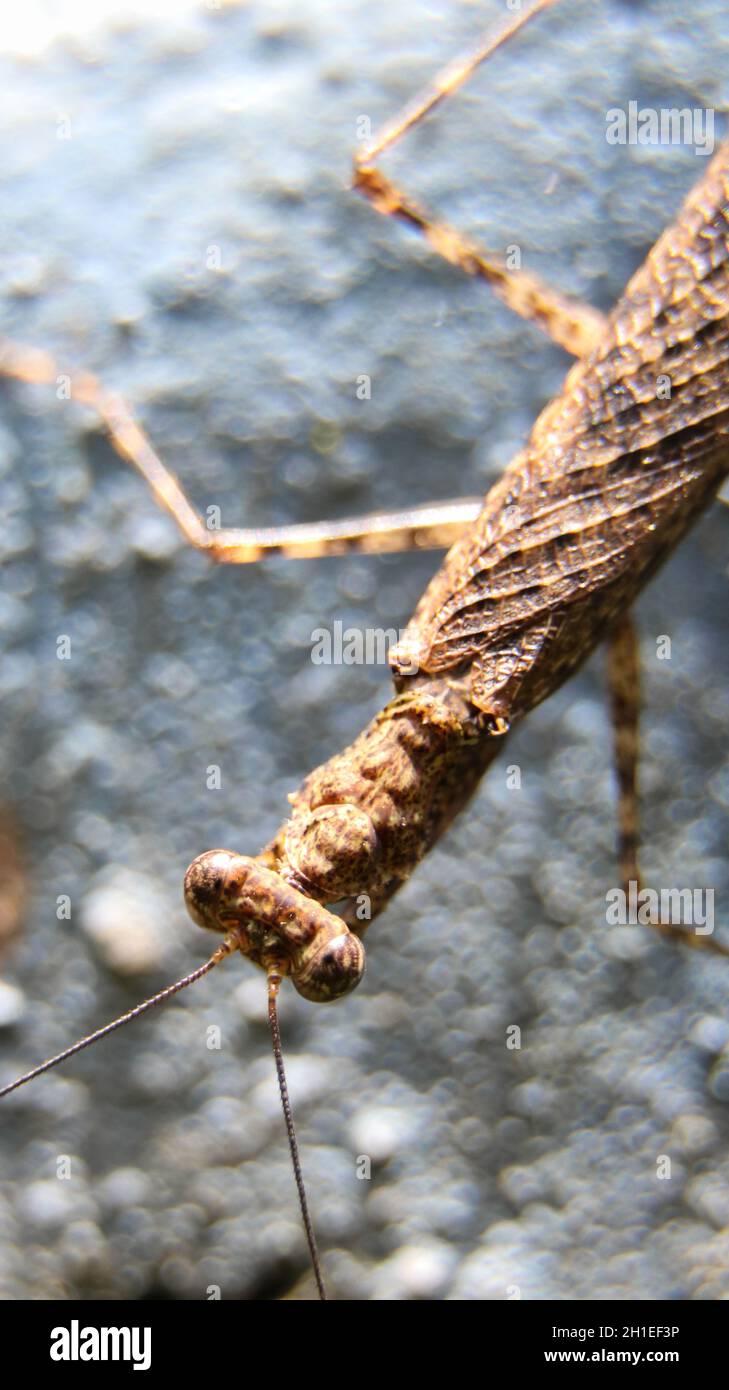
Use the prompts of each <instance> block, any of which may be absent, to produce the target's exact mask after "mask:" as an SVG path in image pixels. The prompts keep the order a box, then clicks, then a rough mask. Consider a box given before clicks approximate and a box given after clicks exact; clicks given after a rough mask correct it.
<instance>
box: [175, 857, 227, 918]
mask: <svg viewBox="0 0 729 1390" xmlns="http://www.w3.org/2000/svg"><path fill="white" fill-rule="evenodd" d="M237 858H238V855H237V854H234V853H233V851H232V850H230V849H209V850H206V852H205V854H199V855H198V857H197V859H193V861H192V863H191V865H190V867H189V869H188V870H187V873H186V874H185V889H184V893H185V907H186V908H187V910H188V912H189V914H190V916H191V917H192V920H193V922H195V923H197V925H198V927H208V928H212V930H213V931H225V930H227V928H226V926H225V924H223V923H221V922H219V921H218V917H217V913H218V908H219V906H220V898H221V894H222V891H223V888H224V886H225V882H226V879H227V877H228V871H229V869H230V865H231V863H232V861H233V860H234V859H237Z"/></svg>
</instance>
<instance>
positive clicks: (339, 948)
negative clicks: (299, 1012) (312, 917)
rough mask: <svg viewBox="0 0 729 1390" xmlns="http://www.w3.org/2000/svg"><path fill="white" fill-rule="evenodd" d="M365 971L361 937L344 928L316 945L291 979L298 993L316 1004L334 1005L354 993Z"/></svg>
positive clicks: (306, 955) (307, 953)
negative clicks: (338, 1000) (334, 1002)
mask: <svg viewBox="0 0 729 1390" xmlns="http://www.w3.org/2000/svg"><path fill="white" fill-rule="evenodd" d="M364 972H365V952H364V946H363V945H362V942H361V941H360V939H359V937H358V936H355V935H354V933H353V932H350V931H347V930H346V928H343V930H342V932H341V933H340V934H339V935H337V936H330V937H328V938H325V939H324V940H319V941H318V942H316V943H315V944H314V945H312V947H311V949H310V950H309V951H307V952H306V954H305V957H304V960H303V962H302V965H301V968H300V969H299V970H297V971H296V972H295V974H293V975H292V976H291V980H292V983H293V985H294V988H295V989H296V990H297V992H298V993H299V994H301V995H302V996H303V998H304V999H308V1000H309V1001H310V1002H311V1003H312V1004H330V1003H333V1001H334V1000H335V999H341V998H342V996H343V995H345V994H351V992H352V990H353V989H356V988H357V985H358V984H359V982H360V980H361V979H362V976H363V975H364Z"/></svg>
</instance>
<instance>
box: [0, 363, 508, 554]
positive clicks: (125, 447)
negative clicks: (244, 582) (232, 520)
mask: <svg viewBox="0 0 729 1390" xmlns="http://www.w3.org/2000/svg"><path fill="white" fill-rule="evenodd" d="M0 375H2V376H6V377H13V378H15V379H17V380H20V381H27V382H33V383H45V384H48V385H55V384H56V382H57V379H58V377H59V376H60V375H61V370H60V368H59V366H58V365H57V363H56V362H55V361H54V359H53V358H52V357H51V356H50V354H49V353H47V352H43V351H39V350H37V349H36V348H29V347H26V346H24V345H23V344H20V343H15V342H12V341H10V340H9V339H0ZM63 375H64V376H65V378H66V379H67V380H68V381H69V382H70V390H71V398H72V399H73V400H76V401H78V402H79V403H80V404H82V405H86V406H89V407H91V408H92V409H93V410H95V411H96V412H97V414H98V415H99V417H100V419H101V420H102V422H103V424H104V426H105V427H106V430H107V433H108V435H109V439H110V441H111V443H112V445H113V446H114V448H115V450H116V452H117V453H118V454H119V455H120V456H121V458H123V459H125V460H126V462H128V463H131V464H132V465H133V467H134V468H136V470H137V472H138V473H140V474H141V476H142V477H143V478H144V481H145V482H146V483H147V485H148V487H149V489H150V491H151V492H152V494H153V496H154V497H155V499H156V501H157V502H158V503H159V505H160V506H161V507H162V508H163V509H164V510H165V511H166V512H168V513H169V515H170V516H171V517H172V518H173V520H174V521H175V522H176V523H177V526H178V527H179V529H180V531H181V532H182V535H183V536H184V538H185V540H186V541H187V542H188V543H189V544H190V545H192V546H194V547H195V549H197V550H204V551H206V552H207V554H208V555H210V557H211V559H213V560H217V561H220V562H222V563H227V564H234V565H242V564H251V563H253V562H255V561H257V560H261V559H263V557H264V555H269V554H272V553H278V554H280V555H286V556H288V557H289V558H290V559H311V558H314V557H318V556H321V555H344V554H351V553H352V552H354V551H362V552H367V553H370V554H374V553H379V552H384V551H398V550H400V551H402V550H440V549H447V548H448V547H449V546H450V545H452V544H453V542H454V541H455V540H456V539H457V538H458V536H460V535H461V533H462V532H463V531H464V530H465V528H466V527H467V526H468V525H470V523H471V522H472V521H474V520H475V519H476V517H477V516H478V514H479V512H480V510H481V507H482V505H483V500H482V498H480V497H463V498H457V499H454V500H452V501H446V502H428V503H424V504H423V505H420V506H416V507H407V508H403V510H402V511H397V512H375V513H371V514H370V515H367V516H361V517H353V518H346V519H344V520H341V521H332V522H328V521H319V522H313V523H307V524H302V525H293V526H271V527H249V528H246V529H238V528H224V529H217V530H213V529H208V527H207V526H206V525H205V523H204V521H203V519H202V517H201V516H200V514H199V512H197V511H196V510H195V508H194V507H193V506H192V504H191V503H190V502H189V501H188V498H187V496H186V494H185V492H184V491H183V489H182V488H181V486H180V484H179V483H178V481H177V478H176V477H175V475H174V473H172V472H171V470H170V469H169V468H168V467H167V465H166V464H164V463H163V462H162V459H161V458H160V457H159V454H157V452H156V450H155V449H154V448H153V446H152V444H151V442H150V440H149V439H148V437H147V435H146V434H145V432H144V430H143V429H142V427H141V425H139V424H138V423H137V421H136V420H135V418H134V415H133V414H132V412H131V410H130V408H129V406H128V405H127V404H126V402H125V401H124V400H123V398H122V397H121V396H119V395H117V394H116V393H115V392H112V391H109V390H107V389H106V387H104V386H103V385H102V383H101V382H100V381H99V380H98V379H97V378H96V377H95V376H93V375H92V373H91V372H87V371H77V372H75V373H69V372H68V371H67V370H66V371H65V372H64V373H63Z"/></svg>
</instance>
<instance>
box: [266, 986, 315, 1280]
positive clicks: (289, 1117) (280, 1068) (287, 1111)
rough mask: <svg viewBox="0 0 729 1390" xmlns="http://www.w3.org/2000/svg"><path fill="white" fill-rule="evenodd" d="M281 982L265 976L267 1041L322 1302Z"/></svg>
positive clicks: (312, 1263)
mask: <svg viewBox="0 0 729 1390" xmlns="http://www.w3.org/2000/svg"><path fill="white" fill-rule="evenodd" d="M280 983H281V976H280V975H277V974H275V973H271V974H270V975H269V977H268V1023H269V1027H270V1029H271V1041H272V1043H273V1055H274V1059H275V1062H276V1075H277V1077H278V1089H279V1093H280V1095H281V1105H282V1108H283V1113H284V1123H285V1125H286V1133H287V1135H288V1140H289V1151H290V1153H291V1163H292V1166H293V1170H294V1181H295V1183H296V1191H297V1192H298V1194H299V1205H300V1207H301V1216H302V1219H303V1222H304V1230H305V1231H306V1241H307V1244H308V1246H309V1255H310V1257H311V1267H312V1269H313V1271H314V1278H315V1280H316V1287H317V1290H318V1292H319V1298H320V1299H321V1300H322V1302H323V1303H326V1302H327V1291H326V1288H325V1287H324V1276H323V1274H322V1268H321V1261H320V1259H319V1251H318V1249H317V1244H316V1236H315V1235H314V1226H313V1223H312V1220H311V1215H310V1212H309V1203H308V1201H307V1197H306V1187H305V1186H304V1174H303V1172H302V1171H301V1159H300V1158H299V1145H298V1143H297V1140H296V1129H295V1127H294V1117H293V1114H292V1111H291V1101H290V1100H289V1088H288V1086H287V1084H286V1070H285V1067H284V1060H283V1051H282V1049H281V1031H280V1029H279V1026H278V1007H277V999H278V990H279V985H280Z"/></svg>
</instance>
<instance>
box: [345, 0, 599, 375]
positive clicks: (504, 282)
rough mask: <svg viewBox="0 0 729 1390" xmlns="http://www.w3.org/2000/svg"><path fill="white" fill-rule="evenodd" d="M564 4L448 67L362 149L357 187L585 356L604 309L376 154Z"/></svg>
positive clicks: (544, 4) (543, 0)
mask: <svg viewBox="0 0 729 1390" xmlns="http://www.w3.org/2000/svg"><path fill="white" fill-rule="evenodd" d="M558 3H559V0H537V3H536V4H535V5H533V6H532V8H531V10H529V11H528V12H527V13H526V14H522V15H519V16H517V18H515V19H514V20H513V21H512V23H511V24H509V25H508V26H507V28H506V29H504V30H503V31H502V32H501V34H499V35H497V36H496V37H495V38H491V39H487V40H486V41H485V42H483V43H482V44H480V45H479V46H478V47H477V48H475V49H474V50H473V51H472V52H470V53H468V54H466V55H465V56H464V57H462V58H458V59H456V61H455V62H452V63H449V64H448V66H447V67H445V68H443V69H442V71H441V72H440V73H439V74H438V75H437V76H436V78H435V79H434V81H433V82H432V83H431V85H430V86H429V87H427V88H426V89H425V90H424V91H423V92H422V93H421V94H420V96H418V97H416V98H415V100H414V101H413V102H411V103H409V104H408V105H407V106H406V107H405V108H404V110H402V111H401V112H400V113H399V114H398V115H397V116H395V118H394V119H393V120H391V121H388V123H387V124H386V125H385V126H384V127H383V128H382V130H381V131H380V132H379V133H378V134H377V135H376V136H375V137H374V139H373V140H371V141H370V143H369V144H368V145H366V146H365V147H364V148H363V149H361V150H359V151H358V152H357V154H356V155H355V157H354V186H355V188H357V189H358V190H359V192H361V193H363V194H364V195H365V197H366V198H368V199H369V201H370V202H371V203H372V206H373V207H374V208H376V210H377V211H378V212H381V213H383V214H384V215H385V216H387V217H397V218H399V219H400V220H401V221H404V222H406V223H407V224H408V226H410V227H413V228H415V229H416V230H417V231H419V232H421V233H422V234H423V236H425V238H426V239H427V241H428V242H429V244H430V245H431V246H432V248H433V250H434V251H436V252H437V253H438V255H440V256H443V257H444V259H445V260H447V261H450V262H451V263H452V264H454V265H458V266H460V267H461V269H462V270H464V271H465V272H466V274H467V275H474V276H477V277H479V278H480V279H483V280H486V281H487V283H488V284H490V285H491V286H492V288H493V289H494V291H495V293H496V294H498V295H499V297H500V298H501V299H503V300H504V302H505V303H506V304H508V306H509V308H511V309H513V310H514V312H515V313H517V314H521V316H522V318H526V319H529V320H531V321H532V322H534V323H536V324H538V325H539V327H540V328H541V329H542V330H543V331H544V332H545V333H546V334H547V336H548V337H550V338H552V339H553V340H554V341H555V342H557V343H559V344H560V345H561V346H562V347H563V348H565V349H566V351H567V352H571V353H572V354H573V356H575V357H583V356H585V354H586V353H588V352H589V351H590V349H591V348H592V347H594V346H595V344H596V343H597V342H598V341H599V339H600V337H601V335H602V333H603V332H604V328H605V319H604V316H603V315H602V314H601V313H600V311H599V310H598V309H593V308H592V307H591V306H590V305H589V304H584V303H582V302H581V301H580V300H577V299H573V298H571V297H570V296H569V295H564V294H562V293H560V291H559V290H555V289H552V287H551V286H549V285H548V284H547V283H546V282H545V281H542V280H541V279H540V278H539V277H538V276H536V275H529V274H527V273H526V272H525V271H522V270H510V269H509V268H508V267H507V265H506V263H505V261H504V259H503V257H502V256H499V255H498V253H495V252H483V251H480V250H479V249H478V247H476V246H475V245H474V244H473V243H472V242H470V241H469V240H467V238H466V237H464V236H462V235H461V234H460V233H459V232H458V231H456V230H455V229H454V228H453V227H450V226H448V225H447V224H446V223H445V222H441V221H439V220H437V219H436V218H433V217H431V216H430V215H429V214H428V213H427V212H425V211H424V209H423V208H421V207H419V206H418V204H417V203H416V202H414V201H413V200H412V199H411V198H409V197H408V196H407V194H405V193H403V192H401V190H400V189H398V188H396V187H395V185H394V184H393V183H392V182H391V181H390V180H389V179H388V178H387V176H386V175H385V174H383V173H382V171H381V170H380V169H379V168H377V167H376V160H377V159H378V158H379V156H380V155H381V154H383V153H384V151H385V150H386V149H388V148H390V147H391V146H392V145H394V144H395V143H396V141H397V140H399V139H400V138H401V137H402V136H403V135H404V134H405V133H406V131H408V130H410V129H412V127H413V126H415V125H417V124H418V122H419V121H421V120H422V119H423V118H424V117H425V116H427V115H428V114H429V113H430V112H431V111H433V110H434V109H435V107H436V106H438V105H439V104H440V102H442V101H444V100H445V98H446V97H447V96H450V94H451V93H452V92H455V91H457V90H458V88H459V87H461V86H462V85H463V83H464V82H465V81H466V80H467V78H468V77H470V75H471V73H473V72H474V71H475V69H476V68H477V67H479V66H480V64H481V63H483V62H484V60H485V59H486V58H488V57H489V55H490V54H492V53H493V52H494V51H495V50H496V49H497V48H500V47H501V46H502V45H503V44H504V43H506V41H507V40H508V39H510V38H511V37H513V35H514V34H516V33H517V32H518V30H519V29H521V28H522V27H523V26H524V24H526V23H527V22H528V20H530V19H532V18H533V17H534V16H535V15H536V14H538V13H540V12H541V11H542V10H546V9H550V8H551V7H552V6H553V5H555V4H558Z"/></svg>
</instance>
